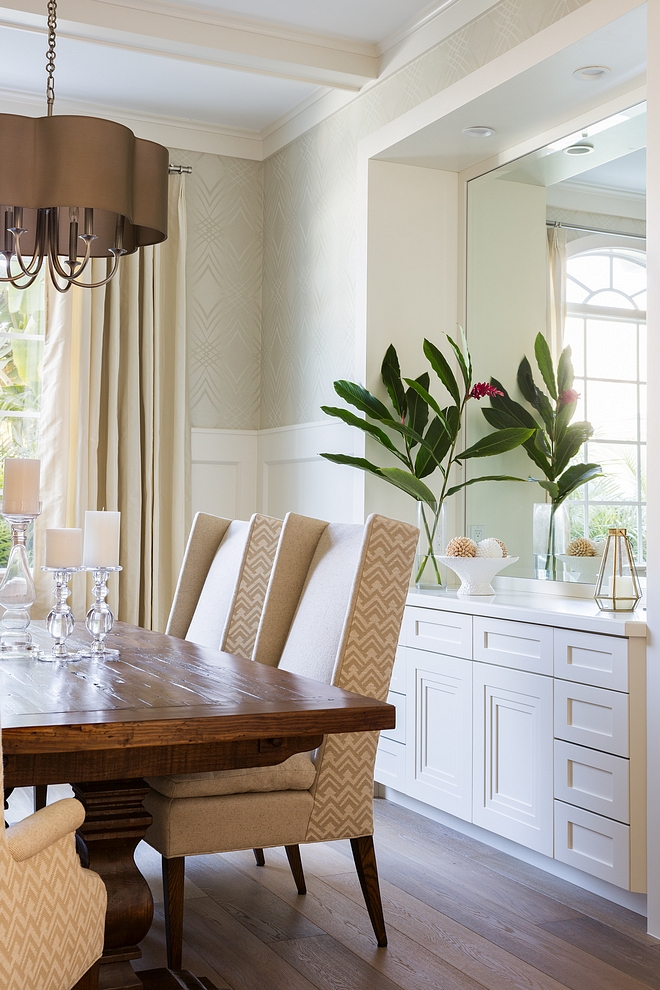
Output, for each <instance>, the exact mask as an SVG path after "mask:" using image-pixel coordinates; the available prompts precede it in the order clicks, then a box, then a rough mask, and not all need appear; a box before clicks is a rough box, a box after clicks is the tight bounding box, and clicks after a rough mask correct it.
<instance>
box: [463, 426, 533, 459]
mask: <svg viewBox="0 0 660 990" xmlns="http://www.w3.org/2000/svg"><path fill="white" fill-rule="evenodd" d="M533 432H534V431H533V430H523V429H520V428H514V429H506V430H498V431H497V433H489V434H488V436H486V437H482V438H481V440H477V442H476V443H473V444H472V446H471V447H468V448H467V450H464V451H463V452H462V453H461V454H457V455H456V460H457V461H465V460H467V459H468V458H469V457H493V456H494V455H495V454H504V453H506V451H507V450H513V449H514V448H515V447H519V446H520V445H521V444H522V443H524V442H525V440H529V438H530V437H531V436H532V433H533Z"/></svg>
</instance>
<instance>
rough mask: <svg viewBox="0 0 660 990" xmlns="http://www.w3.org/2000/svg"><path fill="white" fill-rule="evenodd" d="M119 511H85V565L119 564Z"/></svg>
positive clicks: (114, 565)
mask: <svg viewBox="0 0 660 990" xmlns="http://www.w3.org/2000/svg"><path fill="white" fill-rule="evenodd" d="M120 516H121V513H120V512H105V511H104V512H86V513H85V549H84V552H83V564H84V566H85V567H117V566H118V565H119V518H120Z"/></svg>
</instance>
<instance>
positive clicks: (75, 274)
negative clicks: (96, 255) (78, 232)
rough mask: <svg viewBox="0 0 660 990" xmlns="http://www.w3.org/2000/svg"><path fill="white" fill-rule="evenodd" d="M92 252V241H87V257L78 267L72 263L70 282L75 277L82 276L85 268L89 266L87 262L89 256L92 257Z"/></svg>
mask: <svg viewBox="0 0 660 990" xmlns="http://www.w3.org/2000/svg"><path fill="white" fill-rule="evenodd" d="M91 252H92V242H91V241H86V242H85V257H84V258H83V260H82V261H81V262H80V264H79V265H78V268H77V269H76V268H75V265H72V266H71V271H70V273H69V275H68V276H67V278H68V280H69V282H71V281H73V279H76V278H80V276H81V275H82V273H83V272H84V271H85V268H86V267H87V262H88V261H89V257H90V254H91Z"/></svg>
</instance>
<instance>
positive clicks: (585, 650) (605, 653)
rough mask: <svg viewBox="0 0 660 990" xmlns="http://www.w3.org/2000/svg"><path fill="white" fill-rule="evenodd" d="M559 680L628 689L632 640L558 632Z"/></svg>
mask: <svg viewBox="0 0 660 990" xmlns="http://www.w3.org/2000/svg"><path fill="white" fill-rule="evenodd" d="M554 654H555V667H554V670H555V677H564V678H566V679H567V680H569V681H580V682H581V683H582V684H593V685H594V687H604V688H611V689H612V690H613V691H627V690H628V640H627V639H623V638H622V637H619V636H598V635H596V634H594V633H581V632H574V631H573V630H572V629H555V649H554Z"/></svg>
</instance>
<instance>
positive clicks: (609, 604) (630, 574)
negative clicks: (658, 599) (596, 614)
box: [594, 527, 642, 612]
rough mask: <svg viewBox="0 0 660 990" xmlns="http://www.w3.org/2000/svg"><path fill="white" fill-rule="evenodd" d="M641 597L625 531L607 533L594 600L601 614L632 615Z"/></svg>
mask: <svg viewBox="0 0 660 990" xmlns="http://www.w3.org/2000/svg"><path fill="white" fill-rule="evenodd" d="M641 597H642V589H641V588H640V585H639V579H638V577H637V571H636V569H635V562H634V560H633V555H632V551H631V549H630V542H629V540H628V532H627V530H625V529H623V528H621V527H613V528H612V529H610V530H609V531H608V535H607V543H606V544H605V551H604V553H603V562H602V564H601V565H600V573H599V575H598V580H597V581H596V590H595V594H594V598H595V599H596V603H597V604H598V608H600V609H602V611H604V612H632V611H633V609H635V608H636V607H637V603H638V602H639V600H640V598H641Z"/></svg>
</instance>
